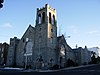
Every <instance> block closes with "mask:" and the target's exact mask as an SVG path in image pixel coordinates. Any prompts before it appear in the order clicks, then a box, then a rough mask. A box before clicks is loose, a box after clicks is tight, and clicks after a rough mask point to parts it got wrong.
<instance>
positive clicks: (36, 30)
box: [6, 4, 76, 69]
mask: <svg viewBox="0 0 100 75" xmlns="http://www.w3.org/2000/svg"><path fill="white" fill-rule="evenodd" d="M67 59H71V60H72V61H75V59H76V57H75V54H74V51H73V49H72V48H71V47H70V46H69V45H68V44H67V42H66V40H65V38H64V36H63V35H62V36H58V37H57V19H56V10H55V9H53V8H51V7H50V6H49V5H48V4H46V5H45V6H44V7H43V8H37V13H36V24H35V27H33V26H31V25H29V27H28V28H27V30H26V32H25V33H24V35H23V36H22V38H21V39H18V38H17V37H14V38H11V39H10V47H9V50H8V57H7V64H6V65H7V66H16V67H23V68H27V66H28V67H30V68H32V69H48V68H50V67H53V66H54V65H56V64H58V65H60V66H62V67H64V66H65V63H66V61H67Z"/></svg>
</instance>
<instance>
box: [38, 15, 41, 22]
mask: <svg viewBox="0 0 100 75" xmlns="http://www.w3.org/2000/svg"><path fill="white" fill-rule="evenodd" d="M38 24H41V14H39V15H38Z"/></svg>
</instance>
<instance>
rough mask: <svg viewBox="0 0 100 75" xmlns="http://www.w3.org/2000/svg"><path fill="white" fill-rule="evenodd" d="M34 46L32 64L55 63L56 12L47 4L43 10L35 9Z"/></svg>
mask: <svg viewBox="0 0 100 75" xmlns="http://www.w3.org/2000/svg"><path fill="white" fill-rule="evenodd" d="M34 45H35V46H34V49H33V60H34V62H42V63H44V64H46V63H52V65H54V64H55V63H56V62H57V57H56V56H57V55H56V52H57V21H56V10H55V9H53V8H51V7H50V6H49V5H48V4H46V5H45V7H43V8H37V14H36V25H35V43H34ZM39 59H41V60H42V61H39Z"/></svg>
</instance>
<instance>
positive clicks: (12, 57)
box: [6, 37, 20, 67]
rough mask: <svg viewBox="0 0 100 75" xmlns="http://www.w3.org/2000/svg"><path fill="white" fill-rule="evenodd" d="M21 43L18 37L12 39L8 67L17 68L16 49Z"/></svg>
mask: <svg viewBox="0 0 100 75" xmlns="http://www.w3.org/2000/svg"><path fill="white" fill-rule="evenodd" d="M19 41H20V39H18V38H17V37H14V38H10V46H9V48H8V54H7V62H6V66H13V67H15V65H16V48H17V45H18V43H19Z"/></svg>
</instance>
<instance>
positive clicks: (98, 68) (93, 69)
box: [0, 64, 100, 75]
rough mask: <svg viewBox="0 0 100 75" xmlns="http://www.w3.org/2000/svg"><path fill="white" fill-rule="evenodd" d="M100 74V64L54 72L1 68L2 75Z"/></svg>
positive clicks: (0, 74)
mask: <svg viewBox="0 0 100 75" xmlns="http://www.w3.org/2000/svg"><path fill="white" fill-rule="evenodd" d="M2 74H3V75H11V74H13V75H15V74H16V75H19V74H21V75H22V74H23V75H42V74H43V75H100V64H99V65H93V66H87V67H80V68H75V69H67V70H60V71H54V72H46V73H45V72H22V71H21V70H11V69H10V70H0V75H2Z"/></svg>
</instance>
